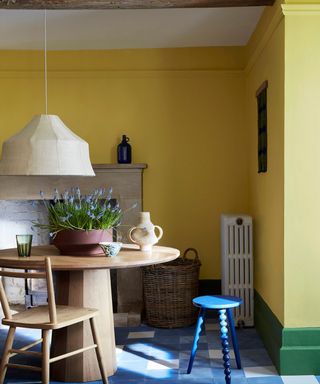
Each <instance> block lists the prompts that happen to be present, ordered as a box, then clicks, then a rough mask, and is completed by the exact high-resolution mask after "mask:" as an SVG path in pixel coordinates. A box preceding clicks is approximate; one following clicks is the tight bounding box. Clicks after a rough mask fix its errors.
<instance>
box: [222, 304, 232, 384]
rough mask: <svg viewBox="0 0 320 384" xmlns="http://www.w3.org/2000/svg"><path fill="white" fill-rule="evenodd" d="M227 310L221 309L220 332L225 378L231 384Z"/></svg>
mask: <svg viewBox="0 0 320 384" xmlns="http://www.w3.org/2000/svg"><path fill="white" fill-rule="evenodd" d="M226 320H227V316H226V310H225V309H219V323H220V332H221V336H220V339H221V345H222V353H223V366H224V376H225V380H226V384H231V369H230V355H229V352H230V350H229V342H228V323H227V322H226Z"/></svg>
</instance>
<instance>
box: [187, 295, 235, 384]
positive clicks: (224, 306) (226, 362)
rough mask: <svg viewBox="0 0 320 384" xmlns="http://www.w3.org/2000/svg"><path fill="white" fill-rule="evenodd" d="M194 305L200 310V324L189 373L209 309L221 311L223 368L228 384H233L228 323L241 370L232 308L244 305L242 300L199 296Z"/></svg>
mask: <svg viewBox="0 0 320 384" xmlns="http://www.w3.org/2000/svg"><path fill="white" fill-rule="evenodd" d="M192 302H193V304H194V305H195V306H196V307H199V308H200V312H199V317H198V322H197V326H196V331H195V334H194V339H193V345H192V350H191V355H190V360H189V365H188V371H187V373H190V372H191V370H192V365H193V361H194V358H195V356H196V352H197V348H198V341H199V338H200V333H201V329H202V325H203V322H204V317H205V313H206V310H207V309H217V310H218V311H219V322H220V331H221V337H220V338H221V344H222V353H223V357H222V358H223V366H224V375H225V379H226V384H230V383H231V370H230V356H229V352H230V350H229V342H228V323H227V321H226V320H227V319H228V322H229V327H230V332H231V338H232V344H233V349H234V354H235V357H236V362H237V367H238V369H241V360H240V353H239V347H238V341H237V335H236V330H235V327H234V320H233V314H232V308H235V307H238V306H239V305H240V304H241V303H242V299H240V298H239V297H234V296H199V297H196V298H195V299H193V300H192Z"/></svg>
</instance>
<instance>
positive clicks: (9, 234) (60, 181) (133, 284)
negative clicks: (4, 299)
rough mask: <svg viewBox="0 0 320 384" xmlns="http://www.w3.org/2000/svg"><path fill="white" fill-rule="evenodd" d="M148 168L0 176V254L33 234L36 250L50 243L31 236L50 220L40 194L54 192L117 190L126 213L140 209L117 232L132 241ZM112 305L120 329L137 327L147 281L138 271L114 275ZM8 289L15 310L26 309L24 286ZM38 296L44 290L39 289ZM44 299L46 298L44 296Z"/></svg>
mask: <svg viewBox="0 0 320 384" xmlns="http://www.w3.org/2000/svg"><path fill="white" fill-rule="evenodd" d="M146 167H147V166H146V164H97V165H93V169H94V171H95V173H96V176H95V177H73V176H72V177H70V176H61V177H56V176H0V249H4V248H10V247H15V235H16V234H18V233H33V235H34V238H33V245H44V244H48V243H49V234H48V233H46V232H43V231H39V230H33V231H32V230H31V226H32V221H38V220H41V222H44V221H45V220H47V216H46V210H45V208H44V206H43V203H42V202H41V201H40V200H39V198H40V196H39V192H40V190H41V191H43V193H44V196H45V197H47V198H48V199H51V198H52V195H53V190H54V188H57V189H58V190H59V191H60V192H63V191H64V190H66V189H70V188H71V187H74V186H77V187H79V188H80V190H81V192H82V193H83V194H87V193H90V192H92V190H94V189H96V188H100V187H102V188H106V189H108V188H110V187H112V188H113V197H114V198H115V199H117V201H118V202H119V204H120V206H121V208H122V209H123V210H124V211H125V210H126V209H128V208H130V207H132V206H133V204H136V207H135V208H134V209H131V210H129V211H128V212H127V213H126V214H125V215H124V217H123V221H122V224H121V226H120V227H119V229H118V230H117V232H118V233H119V234H120V236H121V238H122V239H121V241H122V242H124V243H126V242H129V241H128V239H127V232H128V229H129V228H130V227H132V226H134V225H136V223H137V220H138V217H137V213H138V212H140V211H142V210H143V209H142V208H143V191H142V182H143V171H144V169H145V168H146ZM112 279H113V284H112V285H113V300H114V311H116V312H117V314H115V323H116V325H128V324H130V319H131V324H132V325H133V323H132V322H134V323H138V322H139V320H140V314H141V311H142V307H143V298H142V279H141V271H140V269H139V268H133V269H119V270H117V271H112ZM4 283H5V289H6V291H7V294H8V297H9V300H10V301H11V303H13V304H17V303H20V304H22V303H24V300H25V297H24V292H25V285H24V282H18V281H15V282H13V281H12V280H10V279H8V278H7V279H6V280H5V282H4ZM37 289H38V291H39V292H42V291H43V290H45V287H43V286H38V287H37ZM39 297H41V295H40V296H39Z"/></svg>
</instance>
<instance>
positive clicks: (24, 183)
mask: <svg viewBox="0 0 320 384" xmlns="http://www.w3.org/2000/svg"><path fill="white" fill-rule="evenodd" d="M145 168H147V165H146V164H96V165H93V169H94V171H95V173H96V176H94V177H79V176H0V200H38V199H40V194H39V193H40V191H43V193H44V195H45V197H47V198H48V199H50V198H51V197H52V196H53V190H54V189H55V188H57V189H58V190H59V192H63V191H64V190H65V189H70V188H71V187H79V188H80V189H81V192H82V193H83V194H87V193H89V192H92V190H93V189H95V188H100V187H104V188H109V187H113V190H114V196H115V197H120V196H121V198H122V199H123V198H124V199H131V198H136V195H137V188H138V189H139V190H140V189H141V185H137V182H138V183H140V179H139V178H136V177H135V174H136V173H137V172H138V173H142V172H143V170H144V169H145ZM119 173H125V174H126V177H125V178H119V177H118V176H119Z"/></svg>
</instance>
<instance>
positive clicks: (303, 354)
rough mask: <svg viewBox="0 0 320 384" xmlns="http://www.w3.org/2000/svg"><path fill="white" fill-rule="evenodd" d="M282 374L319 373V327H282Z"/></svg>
mask: <svg viewBox="0 0 320 384" xmlns="http://www.w3.org/2000/svg"><path fill="white" fill-rule="evenodd" d="M280 363H281V366H280V372H281V374H282V375H320V328H284V329H283V332H282V347H281V350H280Z"/></svg>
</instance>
